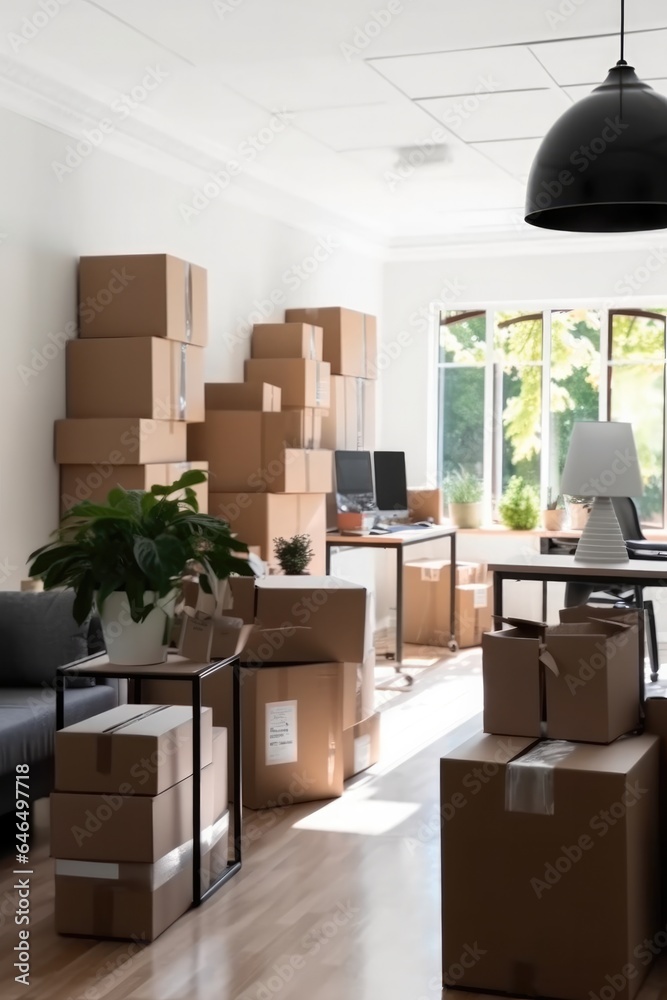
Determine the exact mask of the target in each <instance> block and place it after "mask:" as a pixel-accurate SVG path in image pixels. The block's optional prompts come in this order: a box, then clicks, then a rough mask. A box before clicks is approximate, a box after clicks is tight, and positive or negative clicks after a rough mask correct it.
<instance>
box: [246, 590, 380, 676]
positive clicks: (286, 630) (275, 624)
mask: <svg viewBox="0 0 667 1000" xmlns="http://www.w3.org/2000/svg"><path fill="white" fill-rule="evenodd" d="M366 600H367V594H366V588H365V587H362V586H360V585H359V584H356V583H350V582H349V581H348V580H339V579H337V578H336V577H333V576H268V577H265V578H264V579H262V580H257V581H256V593H255V609H256V610H255V614H256V625H255V629H254V630H253V632H251V634H250V637H249V639H248V642H247V644H246V647H245V649H244V651H243V654H242V659H243V660H244V661H246V662H254V663H308V662H313V663H315V662H318V661H321V662H323V663H324V662H327V661H335V662H338V663H345V662H349V663H355V664H356V663H362V662H363V661H364V658H365V657H364V654H365V626H366Z"/></svg>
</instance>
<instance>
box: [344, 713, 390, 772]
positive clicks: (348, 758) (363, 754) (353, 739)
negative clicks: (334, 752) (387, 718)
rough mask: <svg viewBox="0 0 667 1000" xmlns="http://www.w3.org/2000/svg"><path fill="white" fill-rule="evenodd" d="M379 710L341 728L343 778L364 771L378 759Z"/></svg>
mask: <svg viewBox="0 0 667 1000" xmlns="http://www.w3.org/2000/svg"><path fill="white" fill-rule="evenodd" d="M381 718H382V716H381V715H380V713H379V712H375V714H374V715H371V716H369V718H367V719H364V721H363V722H357V724H356V725H354V726H351V727H350V728H349V729H344V730H343V778H344V779H345V781H347V779H348V778H352V777H354V775H355V774H359V773H360V772H361V771H366V770H367V769H368V768H369V767H371V766H372V765H373V764H377V762H378V761H379V759H380V719H381Z"/></svg>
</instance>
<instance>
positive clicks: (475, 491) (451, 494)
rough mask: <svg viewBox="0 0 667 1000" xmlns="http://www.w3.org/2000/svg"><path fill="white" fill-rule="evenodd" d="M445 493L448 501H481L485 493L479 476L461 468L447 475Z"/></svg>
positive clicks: (444, 483) (444, 485)
mask: <svg viewBox="0 0 667 1000" xmlns="http://www.w3.org/2000/svg"><path fill="white" fill-rule="evenodd" d="M443 494H444V498H445V501H446V502H447V503H479V502H480V500H481V499H482V494H483V490H482V483H481V480H479V479H478V478H477V476H473V474H472V473H471V472H467V471H466V470H465V469H464V468H460V469H459V470H457V471H456V472H450V473H449V475H448V476H446V477H445V480H444V482H443Z"/></svg>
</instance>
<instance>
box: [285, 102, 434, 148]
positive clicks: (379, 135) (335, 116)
mask: <svg viewBox="0 0 667 1000" xmlns="http://www.w3.org/2000/svg"><path fill="white" fill-rule="evenodd" d="M295 124H296V126H297V128H301V129H303V130H304V132H307V133H308V134H309V135H312V136H314V137H315V138H317V139H319V140H320V141H321V142H324V143H326V145H327V146H330V147H331V148H332V149H338V150H344V149H367V148H370V147H373V146H407V145H412V144H419V143H423V142H424V141H426V140H427V139H428V138H429V137H430V136H431V135H432V134H433V133H434V132H435V131H438V132H439V133H441V132H442V129H441V128H439V127H438V123H437V122H436V121H434V120H433V118H431V117H430V116H429V115H427V114H426V112H425V111H423V110H422V109H421V108H419V107H417V106H416V105H415V104H412V103H411V102H410V101H407V100H404V101H402V102H397V103H392V104H366V105H363V106H358V107H349V108H332V109H328V110H323V111H302V112H297V114H296V118H295Z"/></svg>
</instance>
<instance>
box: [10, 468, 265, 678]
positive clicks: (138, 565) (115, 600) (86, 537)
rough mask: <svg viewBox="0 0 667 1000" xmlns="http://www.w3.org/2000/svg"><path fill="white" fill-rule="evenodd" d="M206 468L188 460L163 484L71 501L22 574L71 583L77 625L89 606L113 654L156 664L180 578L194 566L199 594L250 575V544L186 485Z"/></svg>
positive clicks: (50, 584) (202, 478) (121, 660)
mask: <svg viewBox="0 0 667 1000" xmlns="http://www.w3.org/2000/svg"><path fill="white" fill-rule="evenodd" d="M203 482H206V473H204V472H201V471H199V470H194V469H191V470H189V471H188V472H185V473H184V474H183V475H182V476H181V478H180V479H179V480H177V481H176V482H175V483H172V484H171V486H153V488H152V489H151V490H149V491H146V490H125V489H123V488H122V487H120V486H117V487H115V489H112V490H111V491H110V493H109V495H108V496H107V499H106V501H105V502H104V503H92V502H91V501H88V500H85V501H83V502H82V503H78V504H76V505H75V506H74V507H72V508H71V509H70V510H69V511H68V512H67V513H66V514H65V515H64V517H63V518H62V521H61V524H60V527H59V528H58V529H57V530H56V531H55V532H54V533H53V535H54V536H55V537H54V540H53V541H51V542H49V543H47V544H46V545H43V546H42V547H41V548H39V549H36V550H35V552H33V553H32V554H31V555H30V557H29V558H30V560H31V566H30V569H29V575H30V576H31V577H34V578H38V579H41V580H42V581H43V583H44V589H45V590H53V589H56V588H60V587H71V588H72V589H73V590H74V591H75V594H76V597H75V600H74V605H73V613H74V617H75V619H76V621H77V622H78V623H79V624H81V623H82V622H83V621H85V620H86V618H87V617H88V615H89V614H90V612H91V611H92V608H93V605H95V606H96V608H97V612H98V614H99V616H100V620H101V622H102V630H103V633H104V638H105V642H106V647H107V654H108V656H109V660H110V661H111V662H112V663H118V664H132V665H140V664H145V663H162V662H164V661H165V660H166V658H167V648H168V644H169V638H170V634H171V620H172V617H173V612H174V606H175V603H176V600H177V597H178V594H179V591H180V585H181V580H182V578H183V577H184V576H185V575H186V574H187V573H191V572H199V582H200V585H201V587H202V590H204V592H205V593H209V594H210V593H213V592H216V589H217V581H218V580H224V579H226V578H227V577H229V576H231V575H232V574H234V573H235V574H238V575H240V576H253V575H254V574H253V571H252V568H251V566H250V564H249V562H248V561H247V560H246V559H240V558H238V557H237V555H236V553H244V552H245V553H247V551H248V546H247V545H245V544H244V543H243V542H240V541H238V540H237V539H236V538H235V536H234V535H233V534H232V532H231V529H230V527H229V525H228V524H227V522H226V521H221V520H219V519H218V518H217V517H212V516H210V515H209V514H202V513H200V512H199V505H198V503H197V498H196V495H195V491H194V490H193V489H192V487H193V486H195V485H197V484H199V483H203Z"/></svg>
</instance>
